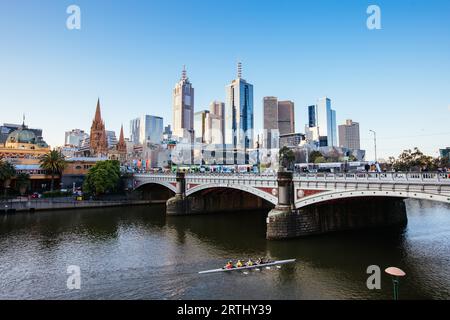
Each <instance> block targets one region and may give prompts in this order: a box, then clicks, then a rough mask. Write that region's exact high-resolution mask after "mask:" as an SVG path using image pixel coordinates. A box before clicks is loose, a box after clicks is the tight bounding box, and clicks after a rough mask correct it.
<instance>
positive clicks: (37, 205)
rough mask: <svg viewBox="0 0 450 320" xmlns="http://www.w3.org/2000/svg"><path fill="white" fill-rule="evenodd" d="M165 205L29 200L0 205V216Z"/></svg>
mask: <svg viewBox="0 0 450 320" xmlns="http://www.w3.org/2000/svg"><path fill="white" fill-rule="evenodd" d="M157 203H165V201H162V202H161V201H151V200H109V201H96V200H86V201H61V200H56V199H55V200H30V201H8V202H2V203H0V214H2V213H14V212H34V211H47V210H71V209H72V210H73V209H89V208H108V207H121V206H137V205H149V204H157Z"/></svg>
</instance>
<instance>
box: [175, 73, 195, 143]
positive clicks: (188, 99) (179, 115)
mask: <svg viewBox="0 0 450 320" xmlns="http://www.w3.org/2000/svg"><path fill="white" fill-rule="evenodd" d="M193 130H194V88H193V87H192V84H191V83H190V81H189V78H188V77H187V73H186V69H185V68H184V69H183V72H182V75H181V79H180V81H179V82H178V83H177V84H176V85H175V88H174V89H173V135H174V136H175V137H177V138H179V139H191V138H192V134H193Z"/></svg>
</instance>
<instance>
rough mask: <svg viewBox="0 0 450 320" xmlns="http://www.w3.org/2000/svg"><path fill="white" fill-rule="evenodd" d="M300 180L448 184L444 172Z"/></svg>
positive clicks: (312, 175)
mask: <svg viewBox="0 0 450 320" xmlns="http://www.w3.org/2000/svg"><path fill="white" fill-rule="evenodd" d="M296 177H297V179H300V180H330V181H333V180H356V181H361V180H366V181H389V182H402V181H404V182H439V183H448V184H450V173H446V172H355V173H299V174H297V175H296Z"/></svg>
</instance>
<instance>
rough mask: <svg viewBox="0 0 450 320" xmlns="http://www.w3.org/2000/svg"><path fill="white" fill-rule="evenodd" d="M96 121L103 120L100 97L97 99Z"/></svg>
mask: <svg viewBox="0 0 450 320" xmlns="http://www.w3.org/2000/svg"><path fill="white" fill-rule="evenodd" d="M94 121H96V122H101V121H102V113H101V111H100V98H98V100H97V109H96V110H95V118H94Z"/></svg>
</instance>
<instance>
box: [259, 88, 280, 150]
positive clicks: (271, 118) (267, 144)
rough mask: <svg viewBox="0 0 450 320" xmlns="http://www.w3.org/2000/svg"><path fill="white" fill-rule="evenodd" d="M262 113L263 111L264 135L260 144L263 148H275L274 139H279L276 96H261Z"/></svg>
mask: <svg viewBox="0 0 450 320" xmlns="http://www.w3.org/2000/svg"><path fill="white" fill-rule="evenodd" d="M263 113H264V120H263V121H264V127H263V129H264V135H263V141H262V144H263V145H262V146H263V148H265V149H272V148H277V146H278V144H277V143H276V141H277V140H278V139H279V131H278V98H277V97H264V98H263Z"/></svg>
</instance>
